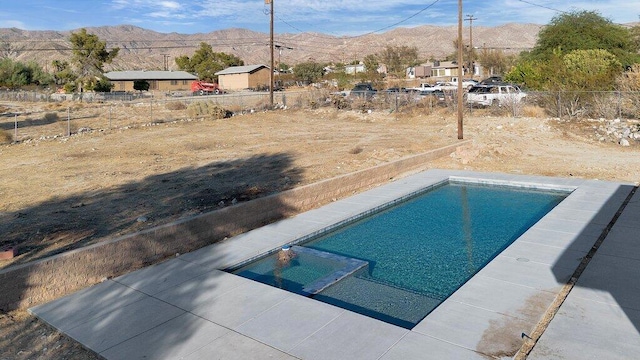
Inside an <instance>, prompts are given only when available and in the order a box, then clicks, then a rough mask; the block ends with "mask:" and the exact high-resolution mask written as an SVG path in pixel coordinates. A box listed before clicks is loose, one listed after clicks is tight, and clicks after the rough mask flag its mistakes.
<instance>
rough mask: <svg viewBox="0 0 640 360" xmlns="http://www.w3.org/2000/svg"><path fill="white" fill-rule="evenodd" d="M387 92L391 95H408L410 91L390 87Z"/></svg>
mask: <svg viewBox="0 0 640 360" xmlns="http://www.w3.org/2000/svg"><path fill="white" fill-rule="evenodd" d="M385 92H386V93H389V94H396V93H407V92H409V90H408V89H407V88H403V87H390V88H388V89H386V90H385Z"/></svg>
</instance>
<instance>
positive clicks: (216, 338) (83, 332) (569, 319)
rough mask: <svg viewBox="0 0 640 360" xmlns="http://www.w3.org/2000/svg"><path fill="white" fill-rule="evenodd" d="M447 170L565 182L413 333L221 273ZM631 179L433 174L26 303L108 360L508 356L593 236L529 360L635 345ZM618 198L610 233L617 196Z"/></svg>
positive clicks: (638, 344)
mask: <svg viewBox="0 0 640 360" xmlns="http://www.w3.org/2000/svg"><path fill="white" fill-rule="evenodd" d="M447 179H452V180H460V181H473V182H481V183H497V184H506V185H512V186H520V187H533V188H535V187H543V188H552V189H558V190H561V189H565V190H573V192H572V193H571V194H570V195H569V196H568V197H567V198H566V199H565V200H564V201H562V202H561V203H560V204H559V205H558V206H556V208H554V209H553V210H552V211H551V212H550V213H548V214H547V215H546V216H545V217H544V218H542V219H541V220H540V221H539V222H538V223H536V224H535V225H534V226H533V227H531V228H530V229H529V230H528V231H527V232H525V233H524V234H523V235H522V236H521V237H520V238H519V239H517V240H516V241H515V242H514V243H513V244H512V245H510V246H509V247H508V248H507V249H506V250H504V251H503V252H502V253H501V254H500V255H498V256H497V257H496V258H495V259H494V260H492V261H491V262H490V263H489V264H488V265H487V266H486V267H485V268H483V269H482V270H481V271H480V272H478V274H476V275H475V276H474V277H473V278H471V279H470V280H469V281H468V282H467V283H466V284H464V285H463V286H462V287H461V288H460V289H459V290H458V291H456V292H455V293H454V294H453V295H452V296H451V297H449V298H448V299H447V300H446V301H445V302H443V303H442V304H441V305H440V306H439V307H438V308H436V309H435V310H434V311H433V312H432V313H430V314H429V315H428V316H427V317H426V318H425V319H424V320H422V321H421V322H420V323H419V324H418V325H417V326H415V327H414V328H413V329H412V330H407V329H404V328H400V327H397V326H394V325H390V324H387V323H384V322H382V321H378V320H374V319H371V318H368V317H366V316H363V315H359V314H356V313H353V312H350V311H347V310H344V309H341V308H338V307H334V306H332V305H328V304H325V303H322V302H318V301H315V300H312V299H309V298H306V297H303V296H300V295H296V294H292V293H289V292H286V291H283V290H280V289H276V288H273V287H270V286H268V285H264V284H261V283H257V282H254V281H251V280H248V279H245V278H242V277H239V276H236V275H232V274H229V273H226V272H224V271H222V270H223V269H225V268H228V267H229V266H232V265H235V264H237V263H239V262H242V261H246V260H248V259H251V258H255V257H258V256H259V255H261V254H263V253H265V252H267V251H270V250H273V249H277V248H279V247H281V246H282V245H284V244H288V243H291V242H293V241H295V240H296V239H299V238H300V237H304V236H308V235H309V234H317V233H319V232H320V231H322V230H323V229H325V228H326V227H328V226H331V225H332V224H335V223H339V222H342V221H347V220H349V219H350V218H353V217H354V216H356V215H358V214H360V213H363V212H367V211H371V209H372V208H376V207H379V206H382V205H383V204H385V203H388V202H390V201H395V200H396V199H398V198H402V197H406V196H409V195H411V194H412V193H415V192H416V191H419V190H420V189H423V188H425V187H428V186H431V185H434V184H437V183H439V182H442V181H444V180H447ZM632 190H633V185H631V184H622V183H614V182H603V181H596V180H584V179H573V178H569V179H565V178H550V177H539V176H524V175H512V174H495V173H477V172H467V171H449V170H429V171H425V172H422V173H419V174H416V175H412V176H409V177H406V178H402V179H398V180H395V181H394V182H391V183H389V184H386V185H384V186H380V187H378V188H375V189H372V190H369V191H366V192H363V193H360V194H357V195H354V196H352V197H349V198H346V199H342V200H339V201H336V202H333V203H331V204H329V205H326V206H324V207H321V208H318V209H315V210H311V211H308V212H305V213H302V214H299V215H297V216H294V217H292V218H289V219H285V220H282V221H279V222H276V223H273V224H270V225H267V226H264V227H262V228H259V229H256V230H253V231H249V232H247V233H244V234H241V235H238V236H235V237H233V238H230V239H227V240H225V241H223V242H220V243H217V244H214V245H210V246H208V247H205V248H202V249H200V250H197V251H194V252H191V253H188V254H182V255H180V256H177V257H176V258H173V259H170V260H168V261H165V262H163V263H161V264H157V265H153V266H150V267H147V268H144V269H141V270H139V271H135V272H132V273H129V274H126V275H123V276H120V277H118V278H114V279H110V280H106V281H104V282H102V283H100V284H97V285H95V286H92V287H90V288H87V289H84V290H81V291H79V292H77V293H74V294H72V295H69V296H66V297H63V298H60V299H57V300H55V301H52V302H49V303H47V304H43V305H40V306H36V307H34V308H31V309H30V311H31V312H32V313H33V314H35V315H36V316H37V317H39V318H40V319H41V320H43V321H45V322H47V323H49V324H50V325H52V326H53V327H55V328H57V329H58V330H60V331H61V332H63V333H65V334H67V335H69V336H70V337H72V338H74V339H75V340H77V341H78V342H80V343H82V344H83V345H84V346H86V347H87V348H90V349H92V350H93V351H95V352H96V353H98V354H100V355H101V356H103V357H105V358H106V359H133V358H146V359H176V358H184V359H208V358H222V359H233V358H248V357H250V358H256V359H262V358H265V359H267V358H269V359H294V358H302V359H345V358H349V359H411V358H434V359H486V358H487V357H495V358H500V357H510V356H513V354H515V352H516V351H517V350H518V349H519V348H520V346H521V344H522V342H523V337H526V335H527V334H531V333H532V332H533V329H534V328H535V327H536V325H537V323H538V321H539V320H540V318H541V317H542V316H543V315H544V314H545V312H546V310H547V308H548V307H549V305H551V303H552V302H553V301H554V299H555V298H556V295H557V294H558V293H559V292H560V290H561V289H562V287H563V286H564V285H565V284H566V283H567V282H568V281H569V279H570V278H571V276H572V275H573V273H574V271H575V270H576V268H577V267H578V265H579V264H580V262H581V260H582V258H583V257H585V255H587V253H588V252H589V251H590V250H591V248H592V246H593V245H594V244H595V243H596V241H597V240H598V238H599V237H600V236H601V235H602V234H603V232H604V233H605V234H606V235H607V236H606V238H605V239H604V242H603V243H602V246H601V247H600V249H598V251H597V252H596V255H595V256H594V257H593V259H592V261H591V262H590V263H589V265H588V266H587V268H586V270H585V271H584V272H583V273H582V275H581V277H580V279H579V280H578V282H577V284H576V286H575V288H574V289H573V290H572V292H571V293H570V294H569V296H568V297H567V299H566V301H565V302H564V303H563V305H562V306H561V307H560V310H559V311H558V313H557V315H556V317H555V318H554V319H553V320H552V321H551V323H550V325H549V326H548V328H547V330H546V331H545V332H544V334H543V335H542V337H541V338H540V341H539V342H538V344H537V345H536V346H535V347H534V349H533V351H532V352H531V354H530V355H529V357H530V358H532V359H547V358H557V359H584V358H589V356H593V358H607V359H615V358H621V359H622V358H633V357H635V356H636V355H637V354H638V353H639V352H640V330H639V329H640V306H638V305H637V304H638V302H637V298H638V295H639V294H640V285H639V284H640V251H639V250H640V236H639V235H638V234H639V233H640V195H639V194H637V193H636V194H635V195H634V197H633V198H632V199H631V200H630V201H629V202H628V204H627V203H625V201H626V199H627V197H628V195H629V193H630V192H631V191H632ZM623 204H625V205H626V207H625V209H624V211H623V212H622V214H621V215H619V217H618V218H617V221H616V222H615V224H613V227H611V228H609V225H610V223H611V220H612V219H614V217H615V216H616V214H617V212H618V210H619V209H620V208H621V205H623Z"/></svg>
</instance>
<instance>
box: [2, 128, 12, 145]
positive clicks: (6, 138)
mask: <svg viewBox="0 0 640 360" xmlns="http://www.w3.org/2000/svg"><path fill="white" fill-rule="evenodd" d="M11 142H13V136H11V134H10V133H9V132H8V131H6V130H3V129H0V144H10V143H11Z"/></svg>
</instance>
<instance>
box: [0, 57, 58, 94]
mask: <svg viewBox="0 0 640 360" xmlns="http://www.w3.org/2000/svg"><path fill="white" fill-rule="evenodd" d="M52 81H53V79H52V77H51V75H49V74H48V73H46V72H45V71H44V70H43V69H42V67H40V65H38V64H37V63H35V62H33V61H32V62H29V63H27V64H24V63H22V62H19V61H15V60H12V59H10V58H4V59H1V60H0V84H2V85H3V86H7V87H11V88H18V87H21V86H26V85H31V84H36V85H48V84H50V83H51V82H52Z"/></svg>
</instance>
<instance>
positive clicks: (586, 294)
mask: <svg viewBox="0 0 640 360" xmlns="http://www.w3.org/2000/svg"><path fill="white" fill-rule="evenodd" d="M634 189H636V188H635V187H634V186H631V185H619V186H618V187H617V189H616V190H615V192H613V193H612V194H611V195H610V196H609V198H608V200H607V201H606V202H605V203H604V204H603V205H602V206H601V207H600V209H599V211H598V213H597V214H595V215H594V216H593V218H592V220H591V221H590V222H589V223H588V224H587V225H586V226H585V227H584V229H583V230H582V231H581V232H580V234H579V235H577V236H575V239H574V241H573V242H572V243H571V244H570V245H569V246H568V247H567V249H566V250H565V251H564V252H563V254H562V255H561V256H560V257H559V258H558V260H557V261H556V262H555V264H554V265H553V273H554V275H555V277H556V279H557V280H558V281H559V282H562V283H566V281H567V277H566V274H567V270H566V269H567V268H566V264H570V263H572V262H575V257H576V252H575V251H580V252H583V253H585V252H586V253H587V255H586V256H585V257H584V258H583V259H582V262H581V263H580V265H579V266H578V268H577V269H576V271H575V272H574V273H573V278H574V279H577V282H576V283H575V285H574V287H573V289H572V290H571V294H573V295H576V296H579V297H581V298H585V299H589V300H595V301H599V302H603V303H614V302H615V303H617V304H618V305H619V306H620V308H621V309H622V311H625V313H626V317H627V318H628V319H629V321H631V322H632V323H633V326H634V327H635V329H636V331H637V332H638V333H639V334H640V317H639V316H638V313H639V312H638V310H639V308H638V306H637V298H638V294H640V280H639V279H640V255H639V254H640V251H638V250H640V243H639V242H638V241H637V240H638V235H637V234H638V231H640V222H636V223H635V226H636V228H635V229H632V228H627V229H626V230H624V228H625V226H629V222H628V220H626V221H621V220H624V217H621V214H622V213H625V215H627V212H629V214H630V213H631V212H635V215H634V216H635V219H640V204H635V205H633V206H629V204H628V201H629V200H630V195H631V194H633V192H634V191H635V190H634ZM635 199H636V200H635V201H636V202H638V200H637V199H638V194H636V195H635ZM625 224H626V225H625ZM621 231H622V232H625V231H626V232H628V234H625V235H626V236H622V237H621V236H619V235H620V232H621ZM570 282H571V280H570ZM594 290H595V291H594ZM563 306H564V305H563ZM561 309H562V308H561ZM631 309H634V310H631ZM629 311H633V313H630V312H629ZM582 316H583V317H585V316H586V317H589V314H588V313H587V314H583V315H582ZM585 319H586V318H585ZM591 320H593V319H591ZM591 320H589V321H591ZM552 324H553V321H552ZM602 330H603V329H595V331H597V332H600V331H602ZM580 331H582V330H580ZM580 331H579V332H580ZM611 340H612V341H615V340H616V339H611ZM582 341H586V340H582ZM611 346H615V345H614V343H611Z"/></svg>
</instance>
